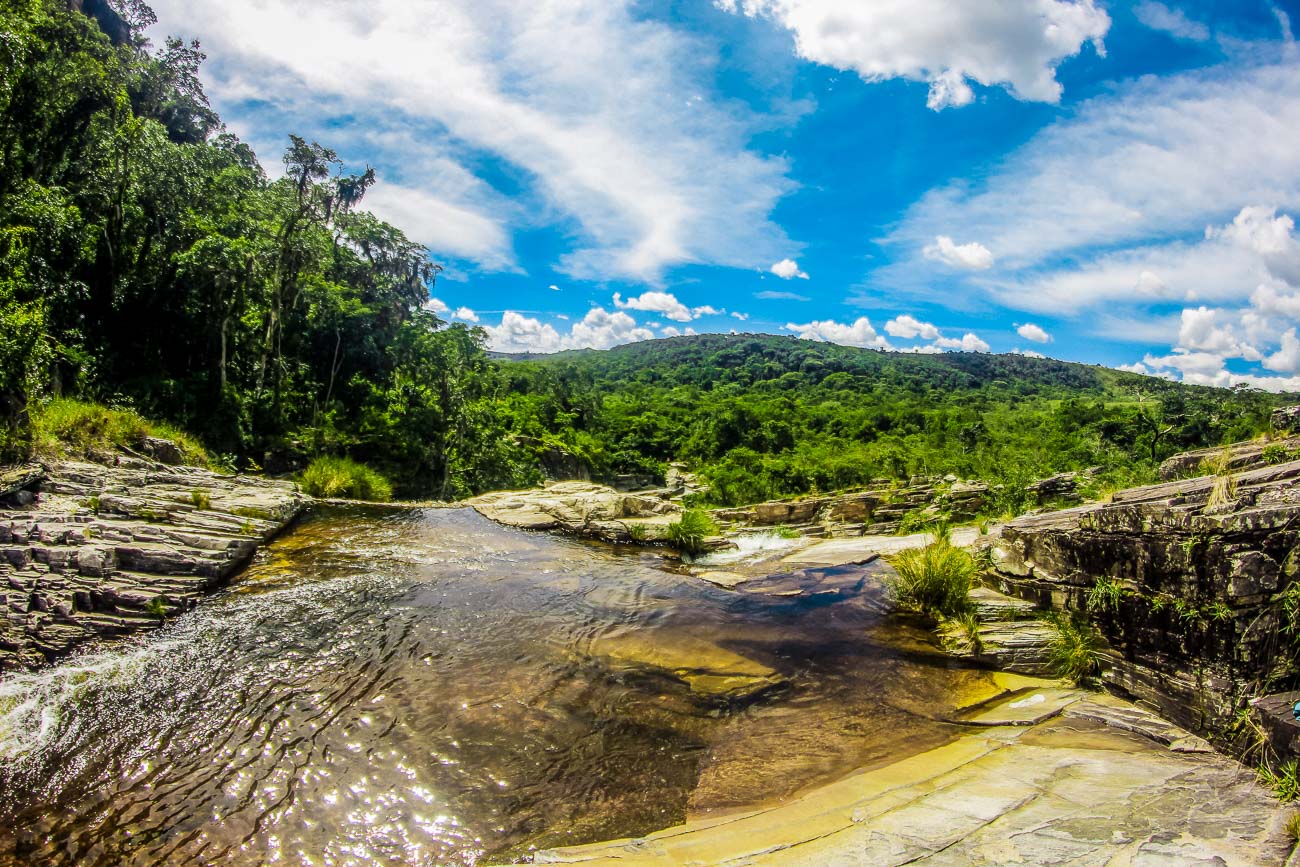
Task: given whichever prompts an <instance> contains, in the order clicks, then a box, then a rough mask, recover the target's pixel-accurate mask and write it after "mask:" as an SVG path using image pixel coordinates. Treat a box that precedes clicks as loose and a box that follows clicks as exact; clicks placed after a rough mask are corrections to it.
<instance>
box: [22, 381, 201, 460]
mask: <svg viewBox="0 0 1300 867" xmlns="http://www.w3.org/2000/svg"><path fill="white" fill-rule="evenodd" d="M147 437H155V438H158V439H165V440H171V441H172V442H174V443H176V445H177V447H179V448H180V450H181V456H182V458H183V459H184V461H185V463H186V464H189V465H191V466H200V467H211V466H213V461H212V457H211V456H210V455H209V454H208V453H207V452H206V451H205V450H204V448H203V446H201V445H199V443H198V441H196V440H195V439H194V438H193V437H191V436H189V435H188V434H186V433H185V432H184V431H181V430H179V429H177V428H174V427H172V426H171V425H167V424H162V423H160V422H156V421H152V420H150V419H147V418H145V417H144V416H142V415H140V413H138V412H136V411H135V410H133V409H117V408H113V407H107V406H103V405H102V404H98V403H90V402H87V401H81V400H72V399H71V398H57V399H55V400H51V401H50V402H48V403H46V404H44V405H42V406H40V407H38V408H37V409H36V410H35V411H34V412H33V413H32V451H33V453H34V454H35V455H36V456H37V457H47V458H61V457H67V456H70V455H77V456H89V455H91V454H92V453H93V452H107V451H113V450H114V449H122V448H125V449H131V450H132V451H138V450H139V449H140V448H141V447H142V446H143V445H144V441H145V439H146V438H147Z"/></svg>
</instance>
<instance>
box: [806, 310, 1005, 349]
mask: <svg viewBox="0 0 1300 867" xmlns="http://www.w3.org/2000/svg"><path fill="white" fill-rule="evenodd" d="M785 329H786V330H787V331H792V332H794V333H795V334H797V335H799V336H800V337H802V338H803V339H805V340H823V341H826V342H828V343H841V344H843V345H845V346H861V347H865V348H867V349H889V350H892V349H894V346H893V345H892V344H890V342H889V341H888V340H887V339H886V338H885V337H883V336H882V335H880V334H879V333H877V331H876V329H875V327H874V326H872V324H871V320H869V319H867V317H865V316H862V317H859V318H858V319H856V320H855V321H853V322H851V323H843V322H837V321H835V320H833V319H823V320H816V321H813V322H808V323H806V324H803V325H799V324H796V323H793V322H788V323H786V325H785ZM885 331H887V332H888V333H889V334H890V336H892V337H899V338H902V339H904V340H912V339H915V338H918V337H919V338H921V339H922V340H929V341H931V342H930V343H924V344H918V345H916V346H905V347H902V350H901V351H903V352H921V353H933V352H943V351H945V350H950V349H955V350H960V351H962V352H988V351H989V345H988V343H986V342H985V341H984V340H983V339H981V338H980V336H979V335H977V334H974V333H973V332H969V331H968V332H967V333H966V334H964V335H962V336H961V337H944V336H943V334H942V333H941V332H940V331H939V329H938V328H937V327H935V326H934V325H932V324H930V323H929V322H922V321H920V320H919V319H916V318H915V317H913V316H908V315H903V316H897V317H895V318H893V319H891V320H889V322H887V323H885Z"/></svg>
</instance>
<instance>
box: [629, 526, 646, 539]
mask: <svg viewBox="0 0 1300 867" xmlns="http://www.w3.org/2000/svg"><path fill="white" fill-rule="evenodd" d="M627 534H628V535H629V536H631V537H632V541H634V542H644V541H645V540H646V538H647V537H648V535H649V533H648V532H647V531H646V528H645V524H628V525H627Z"/></svg>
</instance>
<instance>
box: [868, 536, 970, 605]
mask: <svg viewBox="0 0 1300 867" xmlns="http://www.w3.org/2000/svg"><path fill="white" fill-rule="evenodd" d="M889 565H890V566H893V567H894V572H895V573H896V574H895V575H894V576H893V577H892V578H890V579H889V589H890V591H891V593H892V594H893V596H894V598H895V599H896V600H897V601H898V602H899V603H900V604H902V605H906V606H907V607H909V608H914V609H916V610H918V611H920V612H922V613H923V614H926V615H928V616H931V617H936V618H937V617H956V616H957V615H959V614H962V613H964V612H966V611H968V610H969V608H970V598H969V596H970V591H971V587H972V585H973V583H974V580H975V576H976V574H977V573H978V569H977V567H976V565H975V560H974V558H972V557H971V555H970V554H969V553H968V552H966V551H964V550H962V549H961V548H957V547H955V546H953V545H952V544H951V543H950V542H948V541H947V540H946V539H940V540H939V541H936V542H933V543H931V544H929V545H926V546H925V547H924V548H911V549H909V550H906V551H900V552H899V553H897V554H895V555H893V556H891V557H890V558H889Z"/></svg>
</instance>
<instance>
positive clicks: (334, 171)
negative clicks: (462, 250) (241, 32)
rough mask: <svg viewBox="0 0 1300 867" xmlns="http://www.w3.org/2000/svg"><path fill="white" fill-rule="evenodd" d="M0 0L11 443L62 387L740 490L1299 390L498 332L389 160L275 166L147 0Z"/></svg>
mask: <svg viewBox="0 0 1300 867" xmlns="http://www.w3.org/2000/svg"><path fill="white" fill-rule="evenodd" d="M0 9H3V24H2V25H0V26H2V27H3V30H2V31H0V452H3V457H4V458H6V459H10V460H12V459H17V458H20V457H23V456H26V455H27V454H29V453H31V452H32V450H33V448H34V447H35V444H34V439H33V429H34V424H35V421H38V420H39V419H40V417H41V413H42V412H44V411H46V409H47V408H48V407H49V406H50V405H51V401H52V400H55V399H57V398H61V397H75V398H79V399H81V400H84V401H90V402H95V403H98V404H103V405H105V406H108V407H113V408H127V409H130V410H134V411H138V412H139V413H142V414H143V415H146V416H148V417H151V418H155V419H158V420H160V421H164V422H167V423H169V424H171V425H174V426H176V427H178V428H180V429H182V430H184V431H187V432H188V433H190V434H191V435H193V436H194V437H195V438H197V439H198V440H199V441H200V442H201V443H202V444H203V445H204V446H205V447H206V450H207V452H208V453H209V454H211V455H213V456H214V457H213V460H214V461H215V462H217V463H219V464H220V465H222V466H228V467H234V468H240V469H251V470H263V471H266V472H271V473H292V472H296V471H300V470H301V469H302V468H303V467H305V466H306V465H307V464H308V463H310V462H311V461H312V460H313V459H315V458H319V457H322V456H339V457H348V458H351V459H354V460H356V461H360V462H363V463H365V464H367V465H370V466H373V467H374V468H375V469H377V470H378V471H379V472H380V473H382V474H384V475H387V476H389V477H390V478H392V479H394V480H395V481H396V483H397V484H396V488H397V492H398V493H399V494H400V495H404V496H419V497H437V498H442V499H451V498H456V497H462V496H465V495H468V494H471V493H475V492H479V491H484V490H489V489H494V488H504V487H515V486H524V485H531V484H536V483H538V482H540V481H541V480H542V477H543V469H544V464H545V460H544V459H545V456H546V455H547V454H548V453H553V452H554V451H556V450H560V451H562V452H564V453H566V454H568V455H571V456H573V457H574V458H576V459H577V460H579V461H581V462H582V463H583V464H585V465H586V466H587V467H588V468H589V469H590V472H591V473H592V475H593V476H594V477H595V478H597V479H610V478H613V477H615V476H618V475H624V474H634V475H644V476H648V477H652V478H661V477H662V475H663V473H664V471H665V469H666V467H667V464H668V463H669V462H670V461H677V460H679V461H683V462H685V463H686V464H687V465H688V466H689V467H690V468H691V469H692V470H694V471H696V472H698V473H700V474H701V475H702V476H703V478H704V479H705V480H707V481H708V482H709V484H710V485H711V490H710V493H709V494H707V495H706V499H707V501H708V502H711V503H717V504H735V503H741V502H749V501H755V500H761V499H766V498H770V497H778V496H787V495H794V494H801V493H806V492H809V491H815V490H820V491H825V490H832V489H839V488H846V487H852V486H856V485H862V484H866V483H867V482H869V481H871V480H872V479H877V478H900V477H906V476H909V475H913V474H918V473H955V474H957V475H960V476H963V477H978V478H982V479H987V480H990V481H997V482H1006V483H1012V484H1009V485H1008V486H1009V487H1014V486H1015V484H1018V483H1020V482H1023V481H1027V480H1029V479H1031V478H1035V477H1041V476H1043V475H1047V474H1050V473H1052V472H1056V471H1060V470H1067V469H1078V468H1082V467H1087V466H1101V467H1104V468H1105V472H1106V475H1105V478H1107V479H1109V480H1110V481H1111V482H1113V483H1124V482H1131V481H1140V480H1142V479H1144V478H1147V477H1149V476H1151V474H1152V473H1153V472H1154V468H1155V466H1156V465H1157V464H1158V463H1159V461H1160V460H1161V459H1162V458H1163V457H1165V456H1167V455H1168V454H1171V453H1173V452H1174V451H1178V450H1182V449H1187V448H1194V447H1200V446H1206V445H1215V444H1218V443H1222V442H1227V441H1232V440H1236V439H1242V438H1245V437H1249V436H1251V435H1254V434H1256V433H1258V432H1260V431H1262V430H1264V429H1265V428H1266V427H1267V416H1268V411H1269V409H1270V408H1271V407H1272V406H1274V405H1277V404H1279V403H1282V402H1286V401H1287V400H1288V398H1287V397H1286V396H1278V395H1268V394H1263V393H1261V392H1258V391H1255V390H1252V389H1249V388H1245V387H1240V388H1236V389H1231V390H1225V389H1208V388H1198V387H1191V386H1184V385H1181V384H1178V383H1171V382H1166V381H1163V380H1158V379H1152V378H1148V377H1140V376H1135V375H1131V374H1124V373H1120V372H1117V371H1113V370H1108V369H1104V368H1096V367H1088V366H1083V365H1078V364H1070V363H1064V362H1056V361H1051V360H1044V359H1031V358H1025V357H1021V356H1005V355H1004V356H992V355H979V354H966V353H955V354H947V355H937V356H925V355H899V354H890V353H881V352H877V351H872V350H863V349H854V348H849V347H842V346H835V345H830V344H820V343H811V342H808V341H801V340H798V339H796V338H793V337H778V336H773V335H703V336H698V337H688V338H673V339H668V340H660V341H652V342H649V343H644V344H635V345H630V346H624V347H619V348H615V349H612V350H608V351H577V352H571V353H561V354H560V355H557V356H554V357H549V358H531V359H512V358H505V357H494V356H492V355H490V354H489V353H488V352H487V351H486V333H485V332H484V331H483V330H482V329H477V328H469V327H466V326H465V325H462V324H449V323H447V322H444V321H442V320H440V319H439V318H438V317H437V316H436V315H435V314H434V313H432V312H431V311H430V310H429V309H427V307H428V300H429V297H430V291H431V288H432V286H433V284H434V281H435V280H436V278H437V274H438V271H439V267H438V265H436V264H435V263H434V261H433V260H432V259H431V258H430V252H429V251H428V250H426V249H425V248H424V247H422V246H421V245H420V244H418V243H416V242H414V241H412V240H411V239H410V238H409V237H408V236H407V235H406V234H404V233H403V232H402V230H401V229H400V228H398V227H395V226H392V225H389V224H387V223H385V222H384V221H382V220H380V219H378V218H376V217H375V216H374V215H372V214H370V213H368V212H367V211H366V210H365V209H364V204H365V195H366V191H367V190H368V189H369V188H370V186H371V185H373V184H374V182H375V180H376V177H375V173H374V171H373V170H371V169H368V168H367V169H364V170H361V171H354V170H350V169H349V168H348V167H345V166H344V165H343V163H342V161H341V160H340V159H339V157H338V155H337V154H336V153H335V152H334V151H332V150H331V149H330V148H329V147H328V146H326V145H323V144H320V143H317V142H312V141H307V140H304V139H302V138H300V137H297V136H290V137H289V138H288V140H287V141H286V146H285V150H284V153H283V154H282V155H281V156H280V159H281V160H282V171H277V172H274V173H268V172H267V171H266V170H265V169H264V167H263V165H262V163H260V162H259V159H258V156H257V155H256V154H254V153H253V151H252V150H251V149H250V148H249V147H248V146H247V145H246V144H245V143H243V142H241V141H240V140H239V139H238V138H237V137H236V136H234V135H232V134H231V133H229V132H228V131H227V130H226V129H225V128H224V127H223V125H222V123H221V120H220V118H219V117H218V116H217V114H216V113H215V111H214V110H213V109H212V107H211V106H210V104H209V102H208V99H207V97H206V96H205V94H204V92H203V87H202V84H201V82H200V78H199V69H200V66H201V64H202V62H203V60H204V59H205V58H204V55H203V52H202V49H201V46H200V45H199V44H198V43H197V42H189V43H186V42H182V41H180V40H177V39H168V40H166V42H165V44H164V45H162V46H154V45H151V44H150V43H149V42H148V41H147V40H146V39H145V38H144V36H143V33H144V31H145V29H146V28H148V27H149V26H150V25H151V24H152V23H154V21H153V15H152V12H151V11H150V10H149V8H148V7H147V6H146V5H144V4H143V3H141V2H139V0H133V2H127V3H123V4H120V5H119V6H115V7H110V6H108V5H107V4H106V3H105V2H103V0H98V2H89V0H87V2H84V3H81V2H74V3H67V2H60V0H0ZM273 175H274V176H273Z"/></svg>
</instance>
